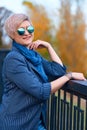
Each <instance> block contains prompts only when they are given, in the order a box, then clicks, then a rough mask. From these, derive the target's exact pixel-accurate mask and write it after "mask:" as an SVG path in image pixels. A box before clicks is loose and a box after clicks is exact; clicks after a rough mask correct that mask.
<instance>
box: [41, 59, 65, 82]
mask: <svg viewBox="0 0 87 130" xmlns="http://www.w3.org/2000/svg"><path fill="white" fill-rule="evenodd" d="M42 64H43V67H44V70H45V73H46V74H47V76H48V79H49V81H52V80H55V79H57V78H59V77H61V76H63V75H65V74H66V66H65V65H63V66H61V65H60V64H58V63H57V62H54V61H48V60H46V59H44V58H42Z"/></svg>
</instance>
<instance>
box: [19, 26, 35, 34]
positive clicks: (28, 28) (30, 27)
mask: <svg viewBox="0 0 87 130" xmlns="http://www.w3.org/2000/svg"><path fill="white" fill-rule="evenodd" d="M25 30H27V31H28V32H29V33H33V32H34V27H33V26H32V25H30V26H28V27H27V28H26V29H25V28H22V27H21V28H18V30H17V32H18V34H19V35H21V36H22V35H24V34H25Z"/></svg>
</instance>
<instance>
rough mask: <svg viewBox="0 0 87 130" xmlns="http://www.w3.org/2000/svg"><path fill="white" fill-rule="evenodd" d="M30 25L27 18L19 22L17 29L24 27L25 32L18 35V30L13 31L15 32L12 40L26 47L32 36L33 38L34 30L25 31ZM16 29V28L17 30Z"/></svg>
mask: <svg viewBox="0 0 87 130" xmlns="http://www.w3.org/2000/svg"><path fill="white" fill-rule="evenodd" d="M30 26H31V23H30V22H29V21H28V20H26V21H24V22H22V23H21V24H20V26H19V27H18V29H19V30H20V29H22V30H23V29H24V30H25V33H24V34H23V35H20V34H19V33H18V31H16V32H15V34H14V40H15V41H16V42H17V43H19V44H21V45H24V46H26V47H28V45H29V44H30V43H32V41H33V38H34V32H33V33H29V32H28V31H27V27H28V28H29V27H30ZM18 29H17V30H18Z"/></svg>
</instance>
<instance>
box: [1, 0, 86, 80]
mask: <svg viewBox="0 0 87 130" xmlns="http://www.w3.org/2000/svg"><path fill="white" fill-rule="evenodd" d="M86 8H87V0H0V49H11V42H12V41H11V39H10V38H9V37H8V36H7V34H6V32H5V29H4V22H5V20H6V19H7V17H9V16H10V15H12V14H13V13H25V14H27V15H28V16H29V17H30V19H31V20H32V23H33V25H34V27H35V38H34V40H36V39H41V40H45V41H48V42H50V44H52V46H53V47H54V49H55V51H56V52H57V54H58V55H59V56H60V58H61V59H62V61H63V63H64V64H65V65H66V66H67V69H68V71H77V72H83V73H84V74H85V76H86V77H87V9H86ZM38 52H40V53H41V54H42V55H43V56H44V57H46V58H48V59H49V55H48V53H47V50H45V49H43V50H38Z"/></svg>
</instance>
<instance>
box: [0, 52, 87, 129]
mask: <svg viewBox="0 0 87 130" xmlns="http://www.w3.org/2000/svg"><path fill="white" fill-rule="evenodd" d="M8 52H9V50H0V101H1V97H2V93H3V84H2V78H1V74H2V65H3V60H4V57H5V56H6V55H7V53H8ZM47 130H87V81H76V80H71V81H69V82H68V83H66V84H65V85H64V86H63V88H62V89H60V90H59V91H58V92H57V93H55V94H53V95H51V96H50V99H49V100H48V109H47Z"/></svg>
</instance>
